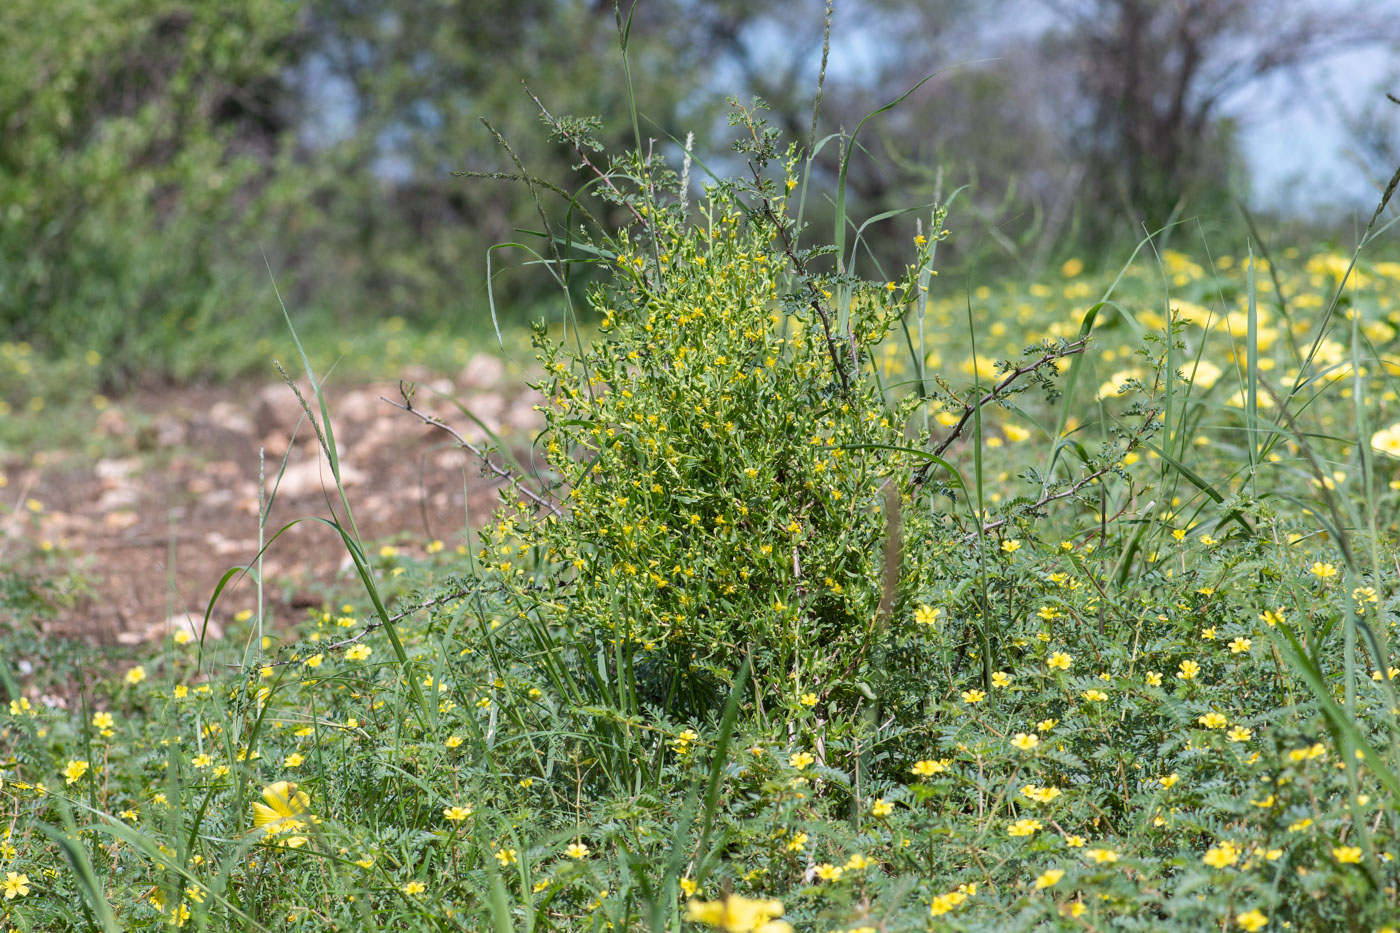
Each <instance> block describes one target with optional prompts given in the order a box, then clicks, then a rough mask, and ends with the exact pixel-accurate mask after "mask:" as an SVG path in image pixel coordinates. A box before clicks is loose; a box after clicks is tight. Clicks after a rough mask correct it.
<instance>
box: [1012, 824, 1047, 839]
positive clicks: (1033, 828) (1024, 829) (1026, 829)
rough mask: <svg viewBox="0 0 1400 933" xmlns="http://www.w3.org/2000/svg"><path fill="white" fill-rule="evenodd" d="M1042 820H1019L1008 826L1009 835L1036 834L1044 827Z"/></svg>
mask: <svg viewBox="0 0 1400 933" xmlns="http://www.w3.org/2000/svg"><path fill="white" fill-rule="evenodd" d="M1044 828H1045V827H1044V826H1042V825H1041V823H1040V820H1017V821H1016V822H1014V823H1012V824H1011V825H1010V826H1008V827H1006V834H1007V835H1008V836H1034V835H1035V834H1036V832H1037V831H1038V830H1041V829H1044Z"/></svg>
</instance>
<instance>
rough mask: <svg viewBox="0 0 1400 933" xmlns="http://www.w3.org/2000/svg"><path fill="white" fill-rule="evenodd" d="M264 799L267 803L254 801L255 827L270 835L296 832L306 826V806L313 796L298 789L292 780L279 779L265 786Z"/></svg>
mask: <svg viewBox="0 0 1400 933" xmlns="http://www.w3.org/2000/svg"><path fill="white" fill-rule="evenodd" d="M262 799H263V800H264V801H266V803H258V802H257V801H256V800H255V801H253V828H254V829H261V830H262V831H263V832H264V833H266V834H267V835H269V836H273V835H276V834H277V833H289V832H295V831H297V830H299V829H302V828H303V827H305V825H306V823H305V822H304V818H305V817H306V808H307V807H308V806H309V805H310V804H311V797H310V795H308V794H307V793H306V791H299V790H297V786H296V785H295V784H293V783H292V782H291V781H277V782H276V783H274V784H269V785H268V786H266V787H264V788H263V792H262Z"/></svg>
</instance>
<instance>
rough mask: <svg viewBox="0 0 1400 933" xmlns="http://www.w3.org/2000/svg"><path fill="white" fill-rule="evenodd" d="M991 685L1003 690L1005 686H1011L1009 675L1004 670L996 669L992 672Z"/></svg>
mask: <svg viewBox="0 0 1400 933" xmlns="http://www.w3.org/2000/svg"><path fill="white" fill-rule="evenodd" d="M992 686H993V687H996V688H997V689H998V690H1005V689H1006V688H1007V687H1009V686H1011V675H1010V674H1008V673H1006V671H997V672H996V673H994V674H992Z"/></svg>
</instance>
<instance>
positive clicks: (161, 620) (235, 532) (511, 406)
mask: <svg viewBox="0 0 1400 933" xmlns="http://www.w3.org/2000/svg"><path fill="white" fill-rule="evenodd" d="M414 375H415V376H416V377H417V378H418V380H419V390H418V393H417V396H416V398H415V401H414V404H415V407H420V408H422V409H424V410H425V411H427V412H430V413H434V414H437V415H439V416H440V417H442V418H443V420H444V421H446V422H448V423H449V424H451V425H452V426H453V427H454V428H455V429H456V430H458V431H459V432H460V433H462V434H463V435H464V436H466V437H467V438H468V439H469V440H472V441H474V442H479V441H480V440H482V439H483V437H484V432H482V431H481V430H480V429H479V428H477V426H476V425H474V424H473V423H472V421H471V419H469V418H468V417H466V416H465V415H463V414H462V413H461V412H460V411H459V410H458V409H457V408H456V406H455V405H453V404H452V403H451V402H448V401H444V400H443V399H442V398H441V397H440V396H439V395H438V394H437V393H441V394H442V395H443V396H447V397H448V398H451V399H455V400H456V401H457V402H459V403H461V404H462V405H464V406H466V407H467V408H468V409H469V410H470V411H471V412H472V414H473V415H475V416H476V417H477V418H480V419H481V421H482V422H483V423H484V424H485V425H486V426H487V427H489V428H491V430H492V431H494V432H496V433H497V434H498V435H499V436H500V437H501V438H502V439H503V440H506V441H507V442H508V443H511V444H512V445H514V446H517V447H519V448H527V447H528V446H529V440H530V438H531V437H532V436H533V431H534V429H536V427H537V425H538V424H539V415H538V413H537V412H535V411H534V409H533V406H534V404H535V403H536V402H537V401H538V399H537V397H536V396H535V395H534V393H533V392H532V391H531V390H529V389H528V388H525V387H524V386H523V384H519V383H517V384H515V385H514V386H510V385H507V382H506V379H505V376H504V370H503V369H502V367H501V365H500V364H499V363H498V362H497V361H496V360H495V359H494V358H492V357H487V356H481V357H477V358H474V359H473V360H472V361H471V362H470V363H468V365H467V366H466V368H465V369H463V370H462V372H460V373H457V374H455V375H453V376H451V377H444V376H438V377H436V378H434V377H433V376H432V374H428V373H417V374H414ZM326 395H327V401H328V402H329V403H330V410H331V419H332V425H333V428H334V433H335V439H336V443H337V448H338V450H339V451H340V462H341V471H342V480H343V481H344V485H345V491H346V494H347V496H348V498H349V500H350V505H351V508H352V509H353V511H354V516H355V521H356V523H357V524H358V527H359V531H360V534H361V536H362V538H363V539H364V541H365V542H366V543H367V545H368V544H369V543H371V542H372V543H373V545H374V547H375V548H377V547H378V546H379V545H381V544H384V543H393V544H395V545H396V546H397V547H399V548H400V549H401V550H402V551H405V552H408V553H422V551H423V549H424V548H426V547H427V545H428V543H429V542H431V541H434V540H440V541H442V542H444V543H445V545H446V546H447V547H448V548H452V547H455V546H456V545H457V544H461V543H465V541H466V535H467V532H468V525H469V523H470V525H472V526H475V525H477V524H479V523H480V522H481V521H482V520H484V519H485V518H486V517H487V516H488V515H489V514H490V512H491V511H492V509H493V507H494V505H495V503H496V502H497V501H499V495H498V488H499V481H498V480H497V479H496V478H495V477H494V476H493V475H490V474H485V475H484V471H483V470H482V469H481V466H480V464H479V463H478V462H477V461H476V458H475V457H474V456H473V455H472V454H471V453H470V452H468V451H466V450H463V449H462V448H461V447H460V446H459V445H458V444H457V443H456V442H455V441H454V440H453V438H452V437H451V436H449V435H448V434H447V433H446V432H444V431H442V430H440V429H437V428H430V427H428V426H426V425H424V424H423V423H422V422H420V421H419V420H418V419H417V418H415V417H414V416H412V415H410V414H406V413H404V412H402V411H398V410H396V409H395V408H393V407H392V406H391V405H390V404H388V403H387V402H385V401H382V400H381V396H384V397H387V398H389V399H393V400H395V401H401V400H402V397H401V395H400V393H399V388H398V384H397V383H384V384H378V383H370V384H359V385H350V386H338V387H337V386H332V387H330V388H328V389H327V391H326ZM311 402H312V405H313V406H314V405H315V400H314V398H313V399H311ZM299 423H300V424H299ZM96 431H97V432H98V434H99V435H100V436H101V437H100V441H101V443H100V444H98V445H96V446H99V447H101V448H102V449H104V450H106V451H107V452H108V453H107V455H104V456H102V457H100V458H94V457H91V456H87V455H84V454H83V453H82V452H81V451H77V450H51V451H43V452H42V453H35V454H32V455H31V456H30V457H29V458H28V459H27V460H24V461H19V460H13V459H12V460H11V461H10V462H0V473H3V474H4V475H5V476H6V478H7V479H8V484H7V486H6V487H5V488H4V489H3V490H0V496H3V497H4V498H5V499H6V500H8V501H7V502H6V505H7V506H10V507H11V509H12V511H10V514H9V515H8V516H6V515H5V513H4V512H0V567H8V568H11V569H18V570H19V571H20V572H21V573H25V574H29V575H34V576H42V575H44V574H48V575H53V574H54V573H55V572H60V571H65V570H68V571H75V572H74V573H71V574H70V575H69V576H70V578H71V579H75V580H77V581H78V583H79V585H78V586H77V587H76V589H74V590H73V593H74V594H75V595H74V596H73V597H72V598H71V599H68V600H63V601H61V603H67V604H66V605H65V604H59V605H57V606H56V607H55V610H56V611H55V612H54V613H53V614H52V615H50V616H48V617H46V618H45V619H44V621H43V622H42V623H41V624H42V626H43V629H44V631H45V632H47V633H49V634H53V635H60V636H67V637H73V638H81V639H85V640H88V641H91V642H93V643H97V644H114V643H115V644H131V645H134V644H140V643H142V642H147V641H154V640H157V639H159V638H161V637H164V636H165V635H166V634H167V633H168V632H169V631H170V630H171V629H172V628H173V627H176V626H179V625H188V624H190V622H189V621H188V619H189V618H192V619H193V620H194V621H195V622H202V620H203V617H204V612H205V609H206V607H207V605H208V602H209V599H210V596H211V595H212V594H213V591H214V588H215V587H216V585H217V584H218V581H219V579H220V578H221V577H222V576H223V575H224V573H225V571H227V570H228V569H229V568H230V567H234V566H240V565H241V566H246V565H247V564H248V563H249V562H250V561H252V559H253V558H254V557H255V555H256V554H257V551H258V512H259V470H260V463H259V452H260V450H261V451H262V454H263V461H262V466H261V469H264V470H265V475H266V480H265V485H266V488H267V490H268V491H271V490H272V488H273V485H274V483H276V482H277V474H278V471H279V469H281V467H282V457H283V455H284V454H287V457H286V470H285V472H284V473H283V475H282V477H281V482H280V485H279V486H278V487H277V491H276V495H275V498H274V499H273V505H272V508H271V511H270V514H269V517H268V521H267V525H266V527H267V536H268V537H271V536H272V535H273V534H274V533H275V532H276V531H277V530H278V529H280V528H282V527H283V526H284V525H286V524H287V523H289V522H293V521H294V520H296V519H301V518H306V517H308V516H320V517H325V518H329V517H332V516H338V517H340V518H341V519H342V520H343V518H344V509H343V507H342V506H341V502H340V496H339V493H338V492H337V491H336V489H335V484H334V481H333V478H332V476H331V471H330V468H329V465H328V463H327V460H326V457H325V455H324V454H323V453H322V452H321V450H320V449H319V446H318V444H317V441H316V435H315V431H314V430H313V429H312V428H311V426H310V424H309V423H307V422H305V421H304V420H303V411H302V407H301V404H300V402H298V401H297V398H296V396H295V395H294V394H293V393H292V391H291V390H290V389H289V388H288V387H287V386H286V385H282V384H277V385H259V384H249V383H244V384H237V385H225V386H211V387H180V388H176V389H169V390H162V391H143V392H140V393H138V394H135V395H132V396H130V397H128V398H125V399H119V400H114V401H113V403H112V405H111V406H110V407H109V408H108V409H107V410H106V411H104V412H103V413H102V415H101V417H100V418H99V419H98V422H97V426H96ZM30 499H33V500H36V501H37V502H38V503H40V504H41V505H42V510H41V511H38V512H35V511H33V510H31V509H29V508H27V507H26V505H25V503H26V502H27V501H28V500H30ZM264 576H265V579H266V580H267V581H268V583H269V584H270V585H269V587H267V588H266V590H265V598H270V599H271V600H272V602H271V610H272V613H273V615H281V616H282V617H283V618H287V617H288V613H295V612H299V611H300V610H302V609H304V608H305V607H306V606H310V605H321V604H322V603H323V602H324V601H325V600H326V599H327V598H328V597H327V594H328V593H330V592H333V591H334V588H337V587H338V588H339V589H340V590H341V591H347V592H353V590H351V589H350V588H352V587H354V586H356V585H357V584H356V582H355V580H354V578H353V577H352V576H351V572H350V570H349V565H348V558H347V554H346V550H345V547H344V545H343V544H342V542H341V541H340V538H339V536H338V535H337V534H336V533H335V532H334V531H333V529H331V528H329V527H327V526H326V525H324V524H322V523H320V522H314V521H302V522H297V523H296V524H295V525H293V527H291V528H290V529H289V530H288V531H286V532H285V533H284V534H282V535H281V536H280V537H279V538H278V539H277V540H276V541H275V542H274V543H273V544H272V545H271V547H270V548H269V549H268V550H267V552H266V554H265V556H264ZM254 602H255V590H254V587H253V585H252V581H251V580H250V579H249V578H247V577H244V578H243V579H241V580H240V581H239V582H238V583H237V585H235V586H232V587H231V589H229V590H226V591H225V593H224V594H223V595H222V596H221V597H220V599H219V602H218V605H217V607H216V610H215V612H214V614H213V616H212V619H213V622H214V623H215V625H216V626H218V627H219V628H222V627H223V626H224V625H225V624H227V622H228V620H229V619H230V618H231V617H232V616H233V615H234V613H236V612H238V611H239V610H242V609H249V608H252V606H253V605H254ZM3 615H4V610H3V609H0V624H3V623H4V621H5V620H4V619H3ZM215 634H217V632H215Z"/></svg>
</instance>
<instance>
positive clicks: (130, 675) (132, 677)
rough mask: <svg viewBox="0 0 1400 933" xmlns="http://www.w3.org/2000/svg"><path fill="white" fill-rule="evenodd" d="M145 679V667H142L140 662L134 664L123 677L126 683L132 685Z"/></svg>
mask: <svg viewBox="0 0 1400 933" xmlns="http://www.w3.org/2000/svg"><path fill="white" fill-rule="evenodd" d="M145 679H146V669H145V668H144V667H142V666H141V665H140V664H138V665H136V666H135V667H133V668H132V669H131V670H129V671H127V672H126V678H125V680H126V682H127V683H129V684H131V685H132V686H135V685H136V684H139V683H140V682H141V681H143V680H145Z"/></svg>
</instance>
